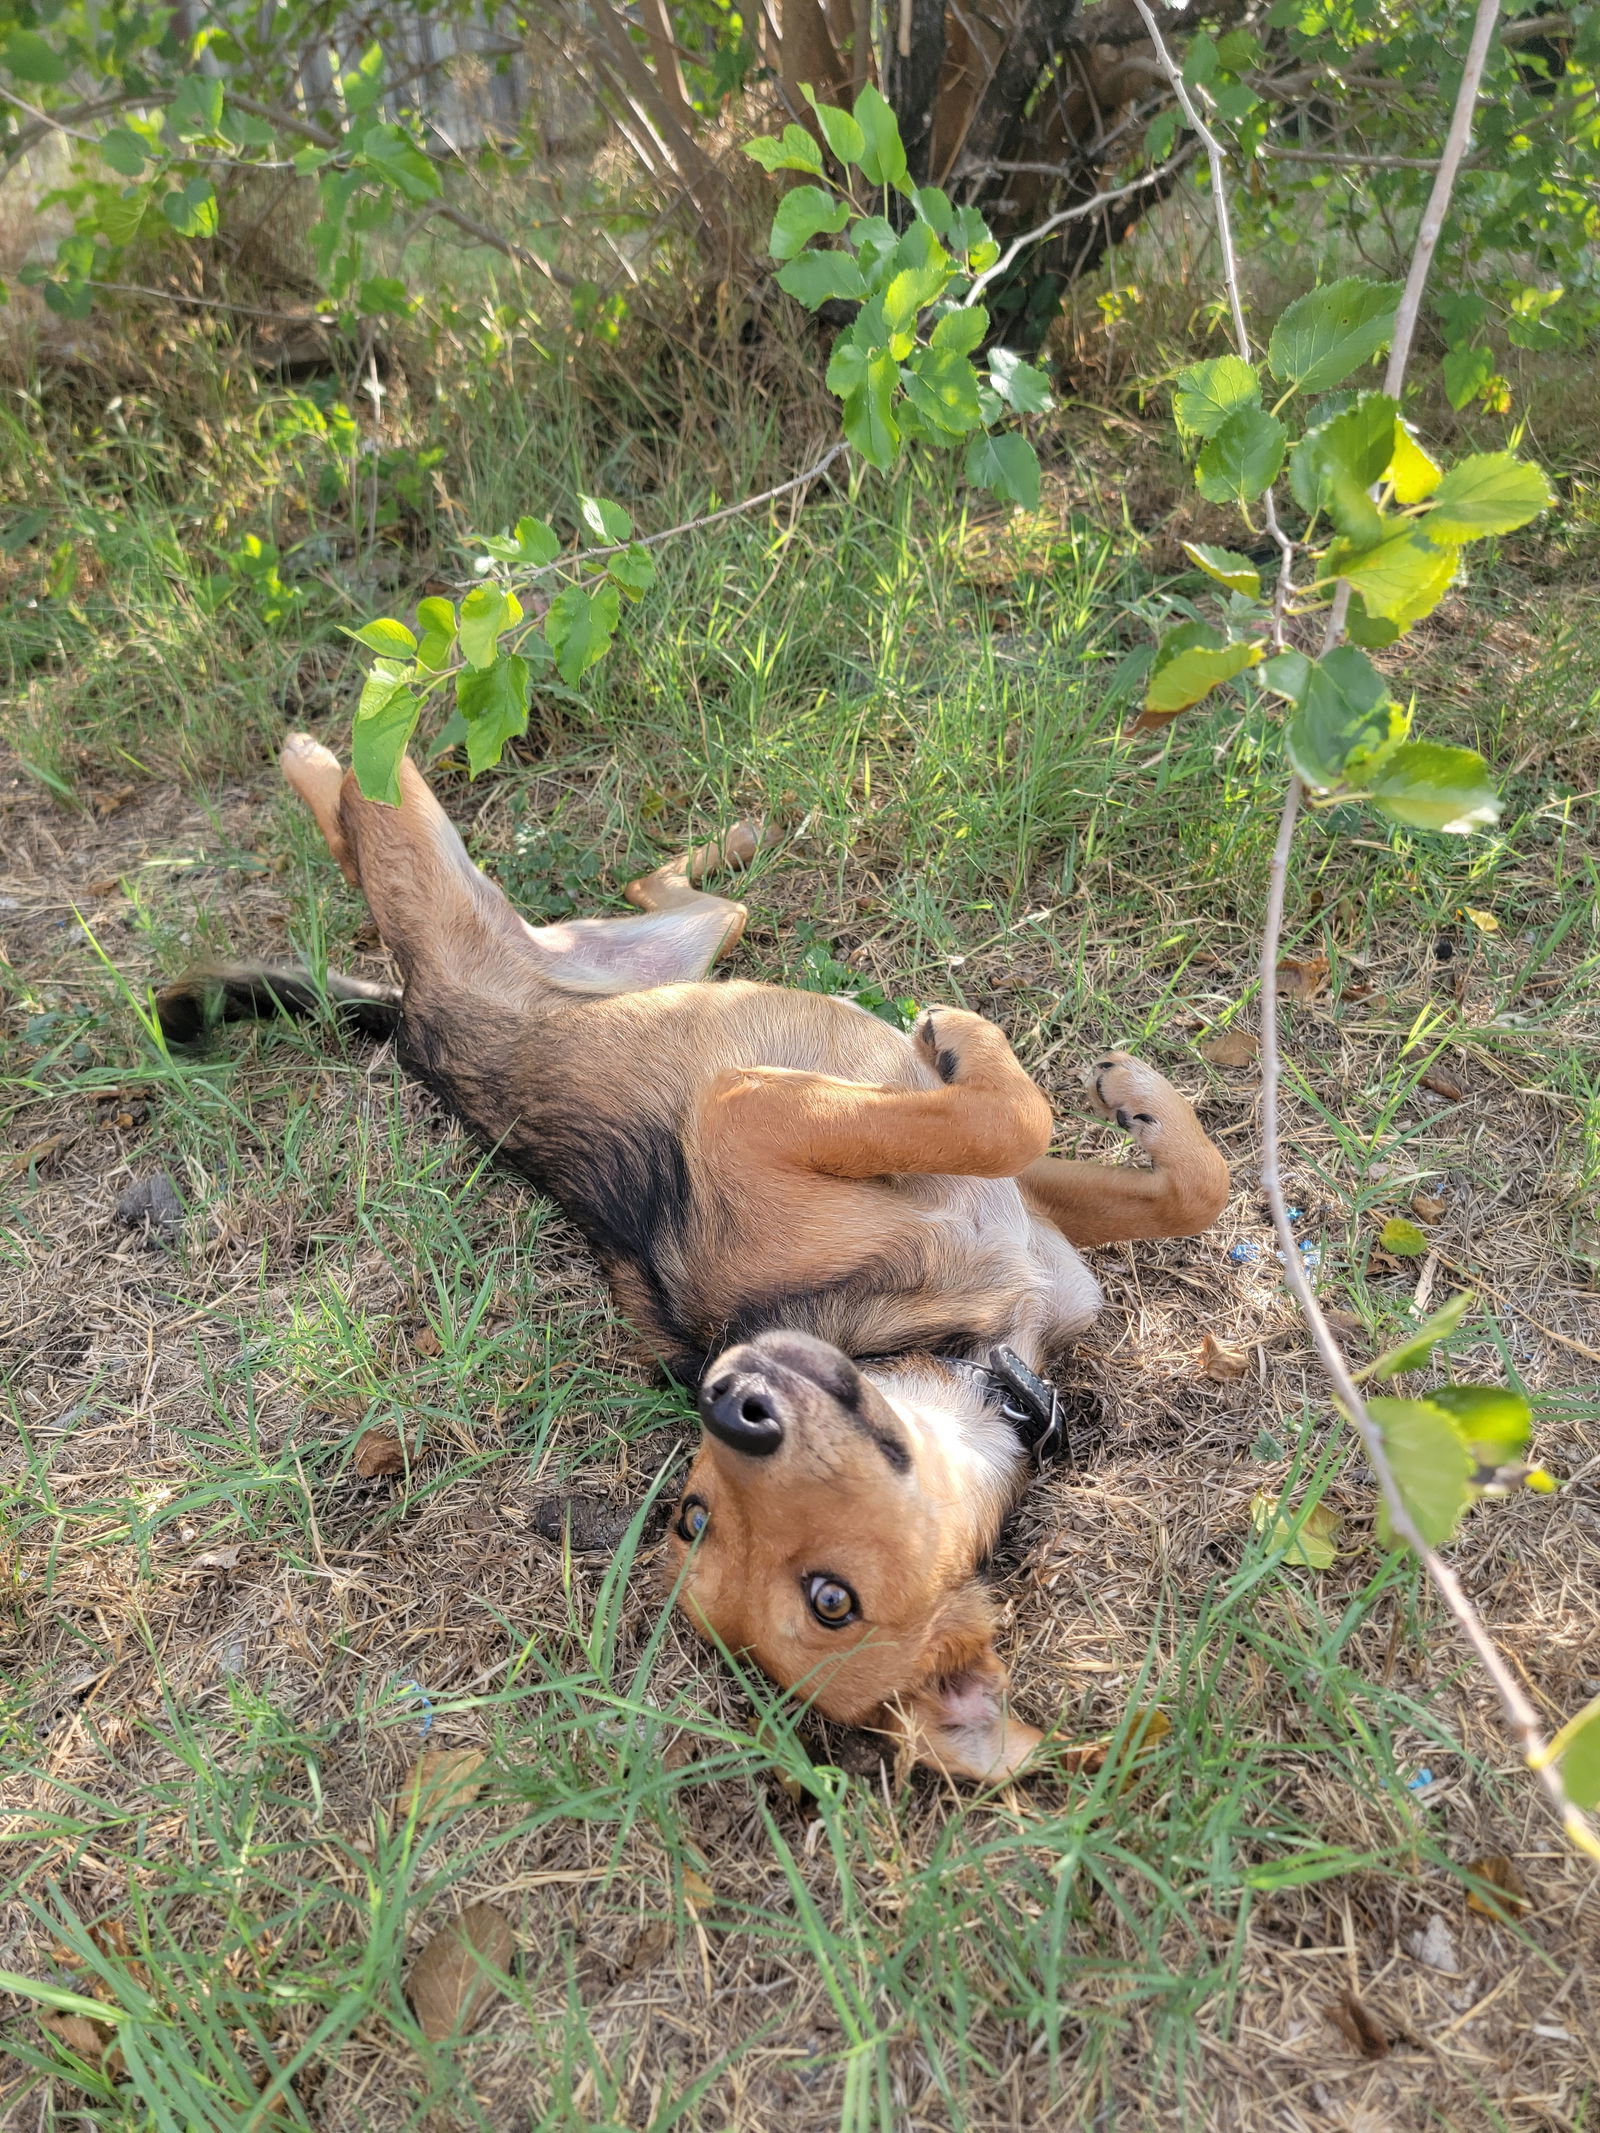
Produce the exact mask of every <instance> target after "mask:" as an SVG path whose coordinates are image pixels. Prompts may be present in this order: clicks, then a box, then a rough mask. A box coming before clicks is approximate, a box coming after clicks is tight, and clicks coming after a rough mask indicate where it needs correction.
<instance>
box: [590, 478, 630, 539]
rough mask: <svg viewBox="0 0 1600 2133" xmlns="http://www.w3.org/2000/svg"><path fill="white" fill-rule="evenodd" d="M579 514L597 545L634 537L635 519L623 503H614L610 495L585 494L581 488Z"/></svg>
mask: <svg viewBox="0 0 1600 2133" xmlns="http://www.w3.org/2000/svg"><path fill="white" fill-rule="evenodd" d="M578 515H579V517H580V518H581V519H582V520H583V523H584V527H585V529H586V530H587V532H588V533H589V534H590V536H591V538H592V539H593V540H594V541H595V543H596V545H597V546H600V547H609V545H610V544H611V543H612V542H613V541H628V540H632V538H633V520H632V519H631V518H630V517H629V516H628V514H627V512H626V511H624V510H623V508H622V506H621V504H614V503H612V502H611V500H610V498H609V497H605V496H585V495H584V494H583V493H582V491H581V490H580V491H579V493H578Z"/></svg>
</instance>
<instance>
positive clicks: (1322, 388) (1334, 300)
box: [1267, 279, 1400, 393]
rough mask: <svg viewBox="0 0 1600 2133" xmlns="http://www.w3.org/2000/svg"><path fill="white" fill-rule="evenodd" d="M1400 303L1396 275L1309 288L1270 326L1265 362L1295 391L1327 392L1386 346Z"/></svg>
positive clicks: (1390, 336)
mask: <svg viewBox="0 0 1600 2133" xmlns="http://www.w3.org/2000/svg"><path fill="white" fill-rule="evenodd" d="M1399 303H1400V284H1399V283H1398V282H1397V281H1386V282H1375V281H1360V280H1355V279H1352V280H1349V281H1336V282H1331V283H1330V284H1329V285H1328V287H1327V288H1325V289H1313V290H1312V292H1311V294H1310V295H1309V296H1302V297H1301V298H1300V300H1299V302H1298V303H1293V304H1291V305H1290V306H1289V308H1288V310H1287V311H1285V312H1284V314H1283V316H1282V317H1281V318H1280V319H1279V320H1278V323H1277V325H1276V326H1274V327H1273V329H1272V339H1271V340H1270V342H1269V343H1268V344H1267V365H1268V368H1269V369H1270V370H1271V372H1272V375H1273V376H1274V377H1275V378H1276V379H1278V380H1279V382H1280V383H1281V384H1284V385H1288V386H1291V387H1292V388H1293V389H1294V390H1295V391H1297V392H1308V393H1321V392H1326V391H1327V390H1328V388H1329V387H1330V386H1333V385H1340V384H1342V383H1343V382H1344V380H1345V379H1346V378H1348V377H1349V375H1350V373H1351V372H1352V371H1353V370H1359V369H1360V368H1361V366H1362V364H1363V363H1370V362H1371V360H1372V358H1373V357H1374V356H1375V355H1377V354H1378V353H1379V351H1380V350H1381V349H1384V348H1387V347H1388V345H1389V342H1390V340H1391V338H1392V337H1393V334H1394V315H1395V312H1396V310H1397V309H1398V307H1399Z"/></svg>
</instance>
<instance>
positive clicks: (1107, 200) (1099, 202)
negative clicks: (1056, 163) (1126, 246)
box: [966, 150, 1192, 304]
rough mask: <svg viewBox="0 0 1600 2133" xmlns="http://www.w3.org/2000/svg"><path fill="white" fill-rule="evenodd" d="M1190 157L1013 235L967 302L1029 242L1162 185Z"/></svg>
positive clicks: (1173, 160) (995, 278)
mask: <svg viewBox="0 0 1600 2133" xmlns="http://www.w3.org/2000/svg"><path fill="white" fill-rule="evenodd" d="M1191 160H1192V151H1187V150H1184V151H1180V152H1179V153H1178V154H1177V155H1175V156H1173V157H1171V158H1170V160H1169V161H1167V162H1165V163H1162V164H1159V165H1158V166H1157V167H1156V169H1154V170H1147V171H1146V172H1145V173H1144V175H1143V177H1140V178H1130V179H1129V181H1128V183H1127V184H1126V185H1115V186H1113V187H1112V188H1111V190H1110V191H1109V192H1103V193H1096V194H1095V195H1094V197H1093V199H1091V200H1080V201H1079V202H1078V203H1077V205H1076V206H1075V207H1064V208H1062V210H1061V211H1060V213H1059V214H1055V215H1047V216H1046V217H1045V219H1044V221H1043V222H1041V223H1040V224H1039V226H1038V227H1037V229H1031V230H1025V231H1024V232H1023V234H1022V235H1021V236H1020V237H1013V238H1012V240H1011V242H1010V244H1009V245H1007V247H1006V249H1005V250H1004V251H1003V252H1002V253H1001V255H1000V257H999V258H998V259H997V260H996V261H995V263H994V265H993V266H992V267H985V269H984V270H983V272H982V273H981V274H980V275H979V276H978V278H977V280H976V281H974V283H973V284H972V288H971V290H970V291H969V293H968V295H967V299H966V301H967V302H968V303H969V304H975V303H976V302H977V301H978V299H979V297H980V296H981V295H982V294H983V291H984V290H985V289H987V288H988V286H989V284H990V283H991V282H993V281H998V280H999V278H1000V276H1001V275H1002V274H1004V273H1005V272H1006V271H1007V270H1008V269H1009V268H1010V267H1011V266H1013V265H1014V264H1015V262H1016V261H1017V260H1018V259H1019V258H1020V257H1021V255H1022V254H1023V253H1024V252H1025V251H1026V250H1027V249H1028V247H1029V245H1032V244H1038V243H1040V242H1041V241H1042V240H1043V239H1044V238H1046V237H1050V236H1053V235H1054V233H1055V232H1056V231H1057V230H1059V229H1064V228H1065V227H1066V225H1067V224H1068V223H1069V222H1082V221H1083V220H1084V218H1085V217H1086V216H1089V215H1098V214H1099V212H1100V210H1101V209H1102V208H1103V207H1109V206H1110V205H1111V203H1112V202H1113V201H1114V200H1126V199H1127V197H1128V196H1129V194H1130V193H1140V192H1145V191H1147V190H1148V189H1149V187H1150V186H1152V185H1159V184H1160V183H1161V182H1162V180H1163V179H1164V178H1169V177H1175V176H1176V175H1177V173H1178V172H1179V171H1181V170H1182V169H1183V168H1184V167H1185V165H1186V164H1187V163H1189V162H1190V161H1191Z"/></svg>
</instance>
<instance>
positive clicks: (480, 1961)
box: [406, 1903, 517, 2044]
mask: <svg viewBox="0 0 1600 2133" xmlns="http://www.w3.org/2000/svg"><path fill="white" fill-rule="evenodd" d="M516 1952H517V1937H516V1935H515V1934H514V1933H513V1932H512V1930H511V1927H510V1925H509V1924H508V1923H507V1921H506V1920H505V1919H504V1918H503V1917H502V1916H501V1914H500V1913H499V1912H498V1911H497V1910H496V1909H495V1907H494V1905H493V1904H492V1903H469V1904H468V1905H467V1907H466V1909H465V1910H464V1911H462V1912H461V1913H460V1915H459V1916H458V1917H456V1918H453V1919H451V1921H450V1923H449V1925H447V1926H442V1927H441V1928H440V1930H439V1931H438V1932H437V1933H435V1935H434V1936H433V1938H432V1940H430V1941H429V1943H428V1945H427V1946H426V1947H425V1948H424V1949H423V1951H422V1953H421V1954H420V1955H419V1956H418V1957H417V1959H416V1961H415V1962H414V1963H413V1964H412V1966H411V1976H410V1978H409V1980H408V1981H407V1984H406V1997H407V1999H408V2000H410V2002H411V2011H412V2013H413V2014H415V2016H416V2018H417V2021H418V2023H419V2024H420V2026H421V2029H422V2034H423V2035H424V2036H425V2037H426V2038H427V2039H428V2042H429V2043H430V2044H439V2043H442V2042H443V2040H444V2039H445V2038H446V2037H448V2036H450V2035H452V2034H453V2033H454V2032H455V2031H457V2030H468V2029H470V2028H471V2027H472V2024H473V2021H474V2019H475V2018H476V2016H477V2015H478V2014H479V2012H480V2011H481V2009H482V2006H483V2003H484V2001H485V2000H486V1999H488V1998H489V1997H490V1995H491V1994H493V1993H496V1992H498V1991H499V1990H500V1989H501V1987H500V1980H499V1979H498V1978H497V1977H496V1976H495V1975H494V1972H496V1971H500V1972H504V1971H505V1970H507V1969H509V1967H510V1964H511V1959H512V1957H513V1956H514V1955H515V1954H516Z"/></svg>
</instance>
